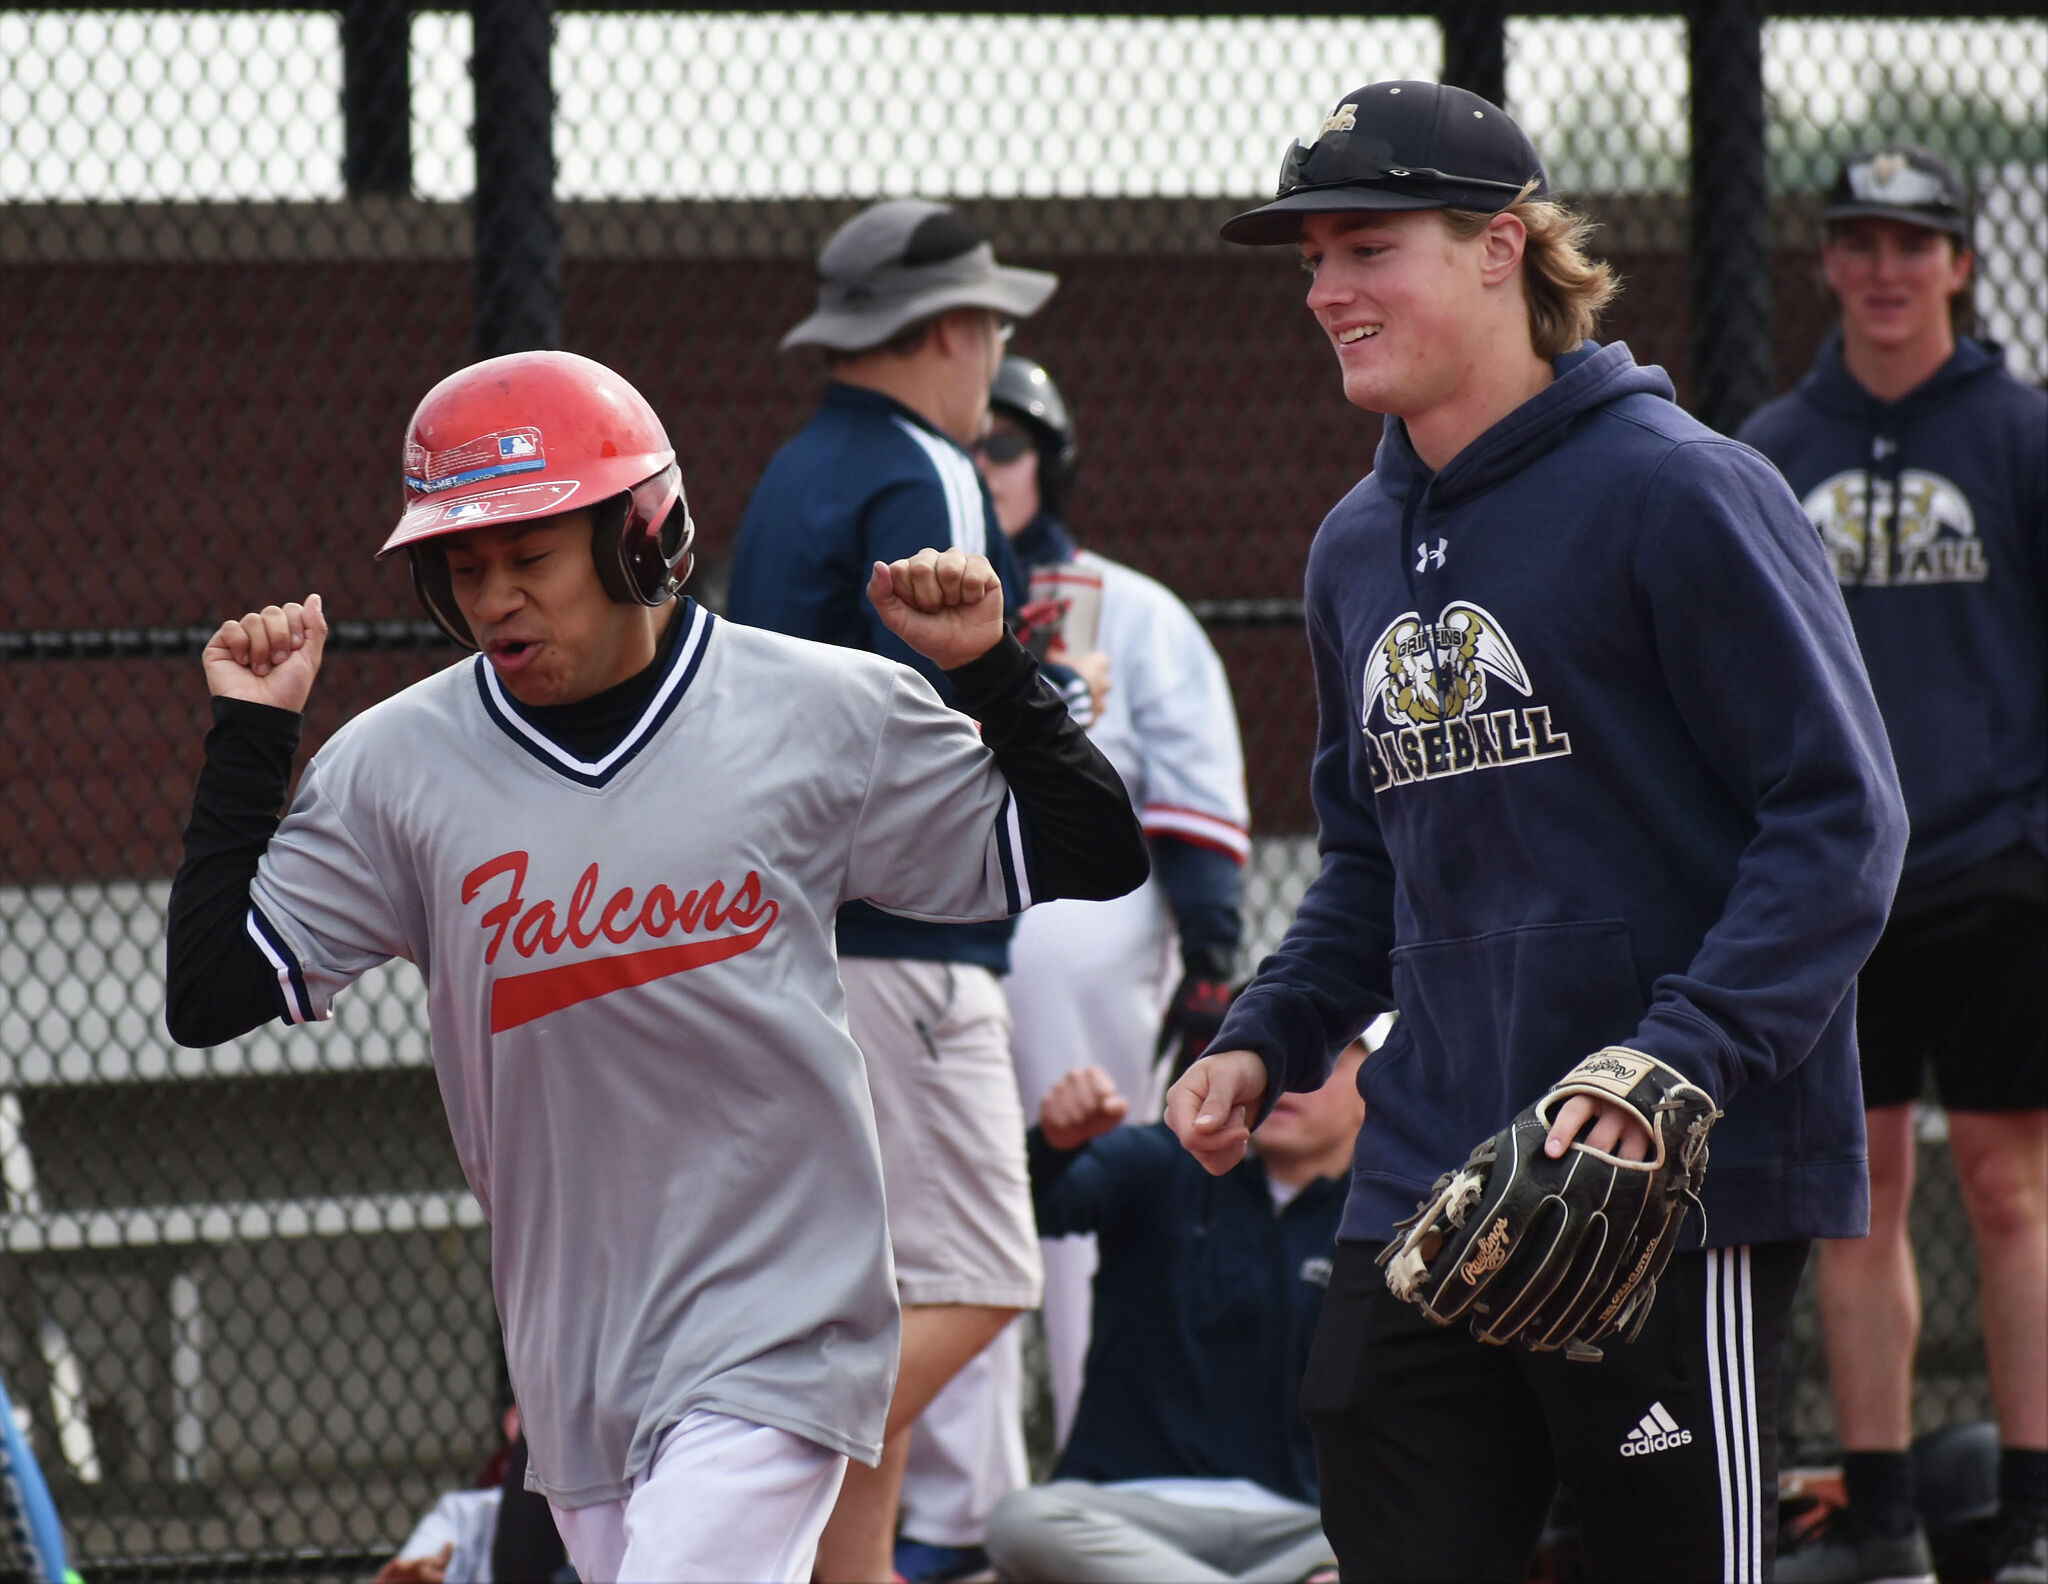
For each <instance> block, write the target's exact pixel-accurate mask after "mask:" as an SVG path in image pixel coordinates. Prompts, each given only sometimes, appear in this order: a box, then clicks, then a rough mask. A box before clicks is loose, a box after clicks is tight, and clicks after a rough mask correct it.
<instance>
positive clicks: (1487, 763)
mask: <svg viewBox="0 0 2048 1584" xmlns="http://www.w3.org/2000/svg"><path fill="white" fill-rule="evenodd" d="M1489 678H1491V679H1492V680H1493V681H1495V682H1499V683H1502V684H1503V685H1505V686H1506V687H1509V688H1512V689H1513V690H1514V691H1515V692H1516V693H1519V694H1521V695H1522V697H1523V698H1527V697H1529V695H1530V685H1529V673H1528V670H1527V668H1525V667H1524V666H1523V664H1522V657H1521V656H1520V655H1518V654H1517V653H1515V646H1514V645H1513V644H1512V643H1510V642H1509V641H1508V636H1507V634H1506V633H1505V632H1504V631H1503V630H1502V629H1501V625H1500V623H1499V622H1497V621H1496V620H1494V618H1493V616H1492V614H1491V613H1490V612H1488V611H1487V610H1485V609H1484V608H1483V607H1481V606H1478V605H1473V604H1469V603H1467V602H1466V601H1464V600H1454V601H1452V602H1451V603H1450V604H1448V605H1446V606H1445V607H1444V608H1443V612H1442V614H1441V615H1439V616H1438V617H1437V619H1436V620H1435V621H1433V622H1425V621H1423V620H1422V619H1421V617H1420V616H1419V615H1417V613H1416V612H1414V611H1408V612H1405V613H1404V614H1402V615H1400V616H1397V617H1395V618H1394V620H1393V621H1392V622H1390V623H1388V625H1387V630H1386V631H1385V632H1383V633H1381V634H1380V636H1379V638H1378V640H1377V641H1376V642H1375V643H1374V644H1373V647H1372V653H1371V655H1370V657H1369V658H1368V659H1367V661H1366V665H1365V686H1364V697H1365V720H1364V727H1365V754H1366V762H1367V764H1368V766H1369V767H1370V768H1371V771H1372V789H1373V791H1375V792H1384V791H1386V790H1387V788H1388V787H1392V786H1405V785H1406V784H1407V783H1409V782H1411V781H1434V780H1437V779H1439V778H1441V777H1444V776H1454V775H1465V774H1467V773H1468V772H1470V771H1474V770H1499V769H1502V768H1504V767H1506V766H1508V765H1512V764H1519V763H1521V762H1523V761H1525V760H1534V759H1555V758H1561V757H1563V756H1564V755H1566V754H1568V753H1570V752H1571V751H1572V740H1571V738H1570V737H1568V736H1567V735H1566V734H1565V733H1563V732H1561V731H1558V730H1556V729H1555V728H1554V727H1553V726H1552V725H1551V721H1550V710H1549V709H1548V708H1547V707H1546V706H1544V705H1541V704H1510V705H1509V707H1508V708H1506V709H1488V708H1487V707H1486V706H1487V704H1488V703H1489V702H1490V699H1489V682H1488V679H1489ZM1375 711H1377V712H1378V713H1379V715H1380V716H1381V717H1382V718H1383V719H1384V721H1385V722H1386V725H1387V727H1388V729H1387V730H1385V731H1375V730H1374V729H1373V716H1374V713H1375Z"/></svg>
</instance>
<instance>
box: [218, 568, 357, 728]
mask: <svg viewBox="0 0 2048 1584" xmlns="http://www.w3.org/2000/svg"><path fill="white" fill-rule="evenodd" d="M326 647H327V614H326V611H325V609H324V608H323V606H322V603H321V599H320V596H319V595H318V594H308V595H307V596H306V602H305V604H303V605H300V604H297V603H293V604H290V605H266V606H264V607H263V609H262V610H260V611H251V612H249V614H248V615H246V616H244V617H243V618H242V619H241V620H240V621H224V622H222V623H221V624H220V630H219V631H217V632H216V633H215V634H214V635H213V637H212V638H210V639H209V640H207V644H206V652H205V653H204V654H203V655H202V656H201V657H200V662H201V664H202V665H204V666H205V668H206V690H207V691H208V692H209V693H211V694H213V696H214V697H216V698H232V699H244V700H246V701H247V702H249V703H251V704H268V705H270V706H272V707H273V708H275V709H286V710H291V711H293V712H294V713H302V712H303V711H304V710H305V708H306V699H307V697H308V696H309V695H310V694H311V693H312V691H313V678H314V677H316V676H317V675H319V673H320V656H321V653H322V652H323V651H324V650H325V649H326Z"/></svg>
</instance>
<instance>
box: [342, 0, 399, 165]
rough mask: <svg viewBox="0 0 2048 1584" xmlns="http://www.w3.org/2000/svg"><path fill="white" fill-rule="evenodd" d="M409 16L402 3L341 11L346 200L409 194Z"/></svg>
mask: <svg viewBox="0 0 2048 1584" xmlns="http://www.w3.org/2000/svg"><path fill="white" fill-rule="evenodd" d="M411 23H412V14H411V12H409V11H408V10H407V9H406V4H405V0H347V4H346V5H344V6H343V7H342V11H341V125H342V154H341V176H342V182H343V184H344V185H345V186H346V187H347V188H348V194H349V196H350V197H351V198H355V197H359V196H361V195H362V194H364V193H388V194H390V195H391V196H393V197H397V198H402V197H404V196H405V195H406V194H407V193H409V192H411V191H412V69H411V68H412V62H411V52H412V38H411V33H412V27H411Z"/></svg>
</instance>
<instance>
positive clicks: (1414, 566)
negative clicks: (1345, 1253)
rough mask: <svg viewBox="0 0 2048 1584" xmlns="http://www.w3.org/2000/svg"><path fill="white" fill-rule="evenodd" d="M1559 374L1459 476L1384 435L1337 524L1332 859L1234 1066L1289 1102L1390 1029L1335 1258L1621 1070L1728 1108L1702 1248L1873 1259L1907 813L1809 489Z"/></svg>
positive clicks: (1333, 550)
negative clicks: (1546, 1098)
mask: <svg viewBox="0 0 2048 1584" xmlns="http://www.w3.org/2000/svg"><path fill="white" fill-rule="evenodd" d="M1556 369H1557V378H1556V380H1555V381H1554V382H1553V383H1552V384H1551V385H1550V386H1548V387H1547V388H1546V389H1545V390H1543V391H1542V392H1541V393H1539V394H1538V395H1537V396H1535V397H1533V398H1532V399H1530V400H1529V401H1528V402H1525V403H1524V404H1523V405H1522V406H1521V407H1519V408H1517V409H1516V410H1515V411H1514V412H1512V413H1510V414H1509V415H1508V416H1507V417H1505V418H1503V419H1501V420H1500V422H1498V423H1497V424H1495V425H1494V426H1493V427H1492V428H1491V429H1489V430H1487V431H1486V433H1484V434H1483V435H1481V436H1479V438H1478V439H1476V440H1474V441H1473V442H1472V443H1471V444H1470V445H1468V446H1467V447H1466V448H1465V449H1464V450H1463V451H1461V452H1460V453H1459V454H1458V455H1457V456H1456V457H1455V458H1453V459H1452V461H1451V462H1450V463H1449V464H1448V465H1447V466H1446V467H1445V468H1444V469H1443V471H1442V472H1440V473H1431V472H1430V471H1429V469H1428V468H1427V467H1426V466H1425V465H1424V464H1423V462H1422V461H1421V459H1420V458H1419V457H1417V456H1416V454H1415V451H1414V448H1413V447H1412V446H1411V445H1410V444H1409V442H1408V438H1407V431H1406V429H1405V428H1404V426H1403V425H1402V424H1401V423H1400V422H1399V421H1398V420H1394V419H1389V420H1388V422H1387V425H1386V432H1385V435H1384V438H1383V439H1382V441H1381V444H1380V449H1379V454H1378V457H1377V458H1376V461H1375V466H1374V470H1373V472H1372V473H1371V474H1370V475H1369V476H1368V477H1367V478H1366V479H1365V480H1364V481H1363V482H1361V483H1360V484H1359V485H1358V486H1357V487H1356V488H1355V489H1353V490H1352V491H1351V493H1350V494H1349V495H1347V496H1346V497H1345V498H1344V499H1343V500H1342V501H1341V502H1339V503H1338V505H1337V506H1336V508H1335V509H1334V510H1332V511H1331V513H1330V514H1329V516H1328V517H1327V518H1326V519H1325V520H1324V522H1323V525H1322V528H1321V530H1320V531H1319V532H1318V534H1317V536H1316V541H1315V545H1314V547H1313V549H1312V550H1311V551H1310V554H1309V564H1308V578H1307V606H1308V631H1309V649H1310V653H1311V656H1312V658H1313V661H1314V666H1315V681H1316V690H1317V703H1318V709H1319V715H1320V724H1319V727H1318V733H1317V742H1316V754H1315V761H1314V767H1313V771H1312V788H1313V792H1314V797H1315V805H1316V812H1317V816H1318V820H1319V823H1320V846H1321V851H1322V869H1321V872H1320V874H1319V875H1318V876H1317V878H1316V879H1315V881H1314V882H1313V883H1312V884H1311V885H1310V887H1309V889H1308V893H1307V895H1306V896H1305V897H1304V898H1303V900H1302V904H1301V907H1300V910H1299V911H1298V912H1297V914H1296V916H1295V920H1294V923H1293V926H1292V928H1291V929H1290V930H1289V932H1288V934H1287V937H1286V939H1285V941H1284V942H1283V943H1282V944H1281V946H1280V948H1279V950H1278V951H1277V952H1276V953H1275V954H1274V955H1273V956H1271V957H1269V958H1268V959H1267V960H1266V961H1265V963H1264V964H1262V965H1261V967H1260V969H1259V972H1258V975H1257V977H1256V978H1255V979H1254V980H1253V982H1252V984H1251V985H1250V986H1249V987H1248V988H1247V989H1246V991H1245V992H1244V994H1243V995H1241V996H1240V997H1239V998H1238V1000H1237V1002H1236V1004H1235V1005H1234V1006H1233V1007H1232V1009H1231V1012H1230V1015H1229V1018H1228V1021H1227V1022H1226V1023H1225V1024H1224V1027H1223V1029H1222V1031H1221V1032H1220V1033H1219V1034H1218V1035H1217V1038H1216V1041H1215V1042H1214V1043H1213V1044H1212V1045H1211V1047H1210V1048H1211V1049H1212V1050H1228V1049H1231V1048H1234V1047H1235V1048H1243V1049H1248V1050H1254V1051H1257V1052H1258V1053H1259V1054H1260V1056H1261V1057H1263V1058H1264V1060H1265V1062H1266V1065H1267V1070H1268V1077H1269V1080H1270V1082H1269V1085H1268V1091H1267V1093H1268V1098H1269V1099H1270V1097H1271V1096H1273V1095H1274V1094H1277V1093H1278V1092H1279V1090H1280V1089H1282V1088H1287V1089H1308V1088H1313V1087H1314V1086H1315V1085H1317V1084H1319V1083H1321V1082H1322V1080H1323V1075H1324V1074H1325V1073H1326V1072H1327V1071H1328V1070H1329V1062H1330V1060H1331V1059H1332V1057H1333V1056H1334V1054H1335V1053H1336V1051H1338V1050H1339V1049H1341V1048H1342V1046H1343V1045H1344V1043H1345V1042H1346V1041H1347V1040H1349V1039H1350V1038H1351V1037H1352V1036H1353V1035H1355V1034H1356V1033H1357V1032H1358V1031H1359V1030H1360V1029H1361V1028H1362V1027H1363V1026H1364V1025H1365V1023H1366V1022H1367V1021H1369V1020H1370V1019H1371V1018H1372V1017H1373V1016H1374V1015H1376V1014H1377V1013H1378V1012H1380V1011H1382V1010H1384V1009H1386V1008H1388V1007H1390V1006H1391V1007H1397V1008H1398V1009H1399V1010H1400V1012H1401V1017H1400V1020H1399V1022H1398V1023H1397V1024H1396V1025H1395V1028H1394V1032H1393V1034H1392V1036H1391V1037H1390V1038H1389V1040H1388V1041H1387V1043H1386V1045H1385V1046H1384V1047H1383V1048H1382V1049H1380V1050H1379V1051H1378V1052H1377V1053H1375V1054H1374V1055H1373V1057H1372V1058H1371V1059H1370V1060H1369V1061H1367V1062H1366V1064H1365V1066H1364V1068H1363V1069H1362V1070H1361V1076H1360V1086H1361V1088H1362V1089H1363V1090H1364V1093H1365V1096H1366V1104H1367V1115H1366V1121H1365V1127H1364V1130H1363V1132H1361V1134H1360V1135H1359V1140H1358V1150H1357V1156H1356V1161H1357V1164H1356V1168H1355V1170H1354V1173H1353V1178H1352V1188H1351V1196H1350V1200H1349V1202H1348V1204H1347V1206H1346V1210H1345V1216H1344V1223H1343V1233H1342V1235H1343V1236H1344V1237H1347V1238H1363V1239H1384V1238H1386V1237H1388V1236H1389V1235H1390V1234H1391V1231H1392V1227H1393V1223H1394V1222H1395V1221H1396V1220H1397V1219H1399V1218H1400V1217H1402V1216H1405V1215H1407V1214H1408V1213H1409V1212H1410V1211H1412V1210H1413V1209H1414V1207H1415V1204H1416V1202H1417V1201H1418V1200H1419V1199H1421V1198H1422V1197H1424V1196H1425V1194H1426V1193H1427V1192H1428V1190H1429V1188H1430V1185H1431V1184H1432V1183H1433V1182H1434V1181H1435V1179H1436V1178H1437V1176H1438V1174H1439V1173H1441V1172H1443V1171H1445V1170H1447V1169H1448V1168H1450V1167H1452V1166H1455V1165H1456V1164H1457V1163H1458V1162H1460V1161H1462V1160H1463V1159H1464V1157H1465V1154H1466V1152H1467V1151H1468V1150H1470V1149H1471V1147H1472V1146H1473V1145H1474V1144H1476V1143H1478V1142H1479V1141H1480V1140H1481V1139H1483V1138H1485V1137H1487V1136H1489V1135H1490V1134H1492V1133H1494V1132H1496V1131H1498V1130H1499V1129H1500V1128H1502V1127H1504V1126H1506V1125H1507V1123H1508V1122H1509V1121H1510V1120H1511V1119H1512V1118H1513V1117H1514V1115H1515V1113H1516V1112H1518V1111H1519V1110H1521V1109H1522V1108H1523V1107H1524V1106H1526V1105H1529V1104H1530V1103H1531V1102H1533V1101H1535V1100H1536V1099H1537V1098H1539V1097H1540V1096H1541V1095H1542V1093H1543V1092H1544V1090H1546V1089H1547V1088H1548V1087H1549V1086H1550V1085H1551V1084H1552V1083H1554V1082H1555V1081H1556V1080H1557V1079H1558V1078H1560V1077H1562V1076H1563V1074H1564V1073H1565V1072H1566V1071H1567V1070H1568V1069H1569V1068H1570V1067H1571V1066H1572V1065H1573V1064H1574V1063H1575V1062H1577V1061H1578V1060H1579V1059H1580V1058H1581V1057H1583V1056H1585V1055H1586V1054H1588V1053H1589V1052H1591V1051H1594V1050H1596V1049H1598V1048H1599V1047H1601V1046H1603V1045H1607V1044H1623V1045H1629V1046H1633V1047H1635V1048H1637V1049H1639V1050H1644V1051H1647V1052H1649V1053H1651V1054H1652V1055H1655V1056H1657V1057H1659V1058H1661V1059H1662V1060H1664V1061H1666V1062H1668V1063H1669V1064H1670V1065H1671V1066H1673V1067H1675V1068H1677V1069H1678V1070H1679V1071H1681V1072H1683V1073H1685V1074H1686V1075H1687V1076H1689V1077H1691V1078H1692V1079H1693V1080H1694V1081H1696V1082H1698V1083H1699V1084H1701V1085H1702V1086H1703V1087H1704V1088H1705V1089H1706V1090H1707V1091H1708V1092H1709V1093H1710V1094H1711V1095H1713V1097H1714V1098H1715V1100H1716V1102H1717V1103H1718V1104H1720V1105H1721V1106H1722V1107H1723V1108H1724V1109H1725V1111H1726V1117H1725V1119H1724V1120H1723V1121H1722V1122H1721V1123H1720V1124H1719V1125H1718V1126H1717V1127H1716V1128H1715V1130H1714V1137H1713V1156H1712V1164H1711V1166H1710V1167H1709V1169H1708V1171H1707V1175H1706V1184H1705V1195H1704V1197H1705V1201H1706V1208H1707V1212H1708V1214H1707V1218H1706V1235H1707V1238H1708V1240H1709V1241H1710V1242H1711V1243H1713V1244H1715V1245H1727V1244H1738V1243H1750V1242H1763V1241H1768V1240H1772V1239H1780V1238H1806V1237H1817V1236H1818V1237H1849V1236H1856V1235H1859V1234H1860V1233H1862V1232H1863V1231H1864V1230H1865V1227H1866V1222H1867V1218H1868V1187H1867V1179H1866V1176H1865V1169H1864V1138H1863V1096H1862V1086H1861V1083H1860V1080H1859V1078H1858V1074H1857V1064H1856V1042H1855V1006H1854V981H1855V977H1856V973H1857V970H1858V969H1859V968H1860V967H1861V966H1862V964H1863V961H1864V959H1865V957H1867V956H1868V955H1869V952H1870V949H1871V947H1872V945H1873V944H1874V943H1875V942H1876V940H1877V938H1878V934H1879V932H1880V930H1881V928H1882V926H1883V923H1884V918H1885V913H1886V909H1887V907H1888V906H1889V904H1890V902H1891V898H1892V892H1893V888H1894V886H1895V885H1896V883H1897V880H1898V874H1899V863H1900V857H1901V854H1902V852H1903V850H1904V847H1905V839H1906V822H1905V811H1904V808H1903V806H1902V804H1901V801H1900V797H1899V791H1898V782H1897V778H1896V776H1895V774H1894V772H1893V768H1892V760H1891V754H1890V751H1889V749H1888V748H1887V746H1886V741H1885V734H1884V727H1883V723H1882V721H1881V720H1880V718H1879V716H1878V711H1877V706H1876V703H1875V702H1874V701H1873V699H1872V697H1871V692H1870V684H1869V681H1868V680H1867V678H1866V676H1865V673H1864V669H1863V664H1862V661H1861V660H1860V658H1859V657H1858V654H1857V650H1856V642H1855V637H1854V635H1853V633H1852V632H1851V631H1850V627H1849V622H1848V617H1847V614H1846V613H1845V612H1844V610H1843V608H1842V600H1841V596H1840V594H1839V593H1838V592H1837V591H1836V588H1835V582H1834V578H1833V575H1832V574H1831V572H1830V570H1829V568H1828V565H1827V562H1826V559H1825V557H1824V556H1823V555H1822V553H1821V548H1820V544H1819V542H1818V541H1817V539H1816V538H1815V536H1814V532H1813V529H1812V526H1811V525H1810V524H1809V523H1808V522H1807V520H1806V518H1805V516H1804V515H1803V514H1802V513H1801V511H1800V510H1799V503H1798V502H1797V501H1796V500H1795V499H1794V498H1793V497H1792V495H1791V492H1790V491H1789V490H1787V488H1786V487H1785V482H1784V480H1783V479H1782V478H1780V477H1779V476H1778V474H1777V472H1776V470H1775V469H1773V468H1772V467H1771V466H1770V464H1769V463H1767V462H1766V461H1765V460H1764V459H1763V458H1762V457H1760V456H1758V455H1757V454H1756V453H1755V452H1754V451H1751V450H1750V449H1749V448H1748V447H1746V446H1742V445H1738V444H1736V443H1735V442H1733V441H1731V440H1728V439H1725V438H1724V437H1722V436H1720V435H1717V434H1715V433H1713V432H1712V431H1711V430H1709V429H1707V428H1705V427H1704V426H1703V425H1701V424H1700V423H1698V422H1697V421H1695V420H1694V419H1692V418H1690V417H1688V416H1687V415H1686V414H1685V413H1684V412H1683V411H1682V410H1681V409H1680V408H1679V407H1678V406H1677V405H1676V404H1675V402H1673V400H1672V399H1671V397H1672V389H1671V384H1670V382H1669V380H1668V379H1666V377H1665V375H1664V373H1663V371H1662V370H1661V369H1656V368H1643V367H1639V366H1638V365H1637V364H1636V363H1635V361H1634V360H1633V359H1632V358H1631V357H1630V356H1629V352H1628V348H1627V347H1625V346H1622V345H1620V344H1615V345H1610V346H1606V347H1595V346H1594V345H1592V344H1591V343H1588V344H1587V345H1586V346H1584V347H1582V348H1581V349H1580V350H1579V351H1577V352H1574V353H1570V354H1567V355H1566V356H1565V357H1562V358H1560V359H1558V360H1557V363H1556ZM1698 1231H1699V1228H1698V1224H1697V1223H1695V1224H1694V1225H1693V1227H1692V1228H1691V1229H1689V1232H1690V1235H1695V1236H1696V1235H1697V1234H1698Z"/></svg>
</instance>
